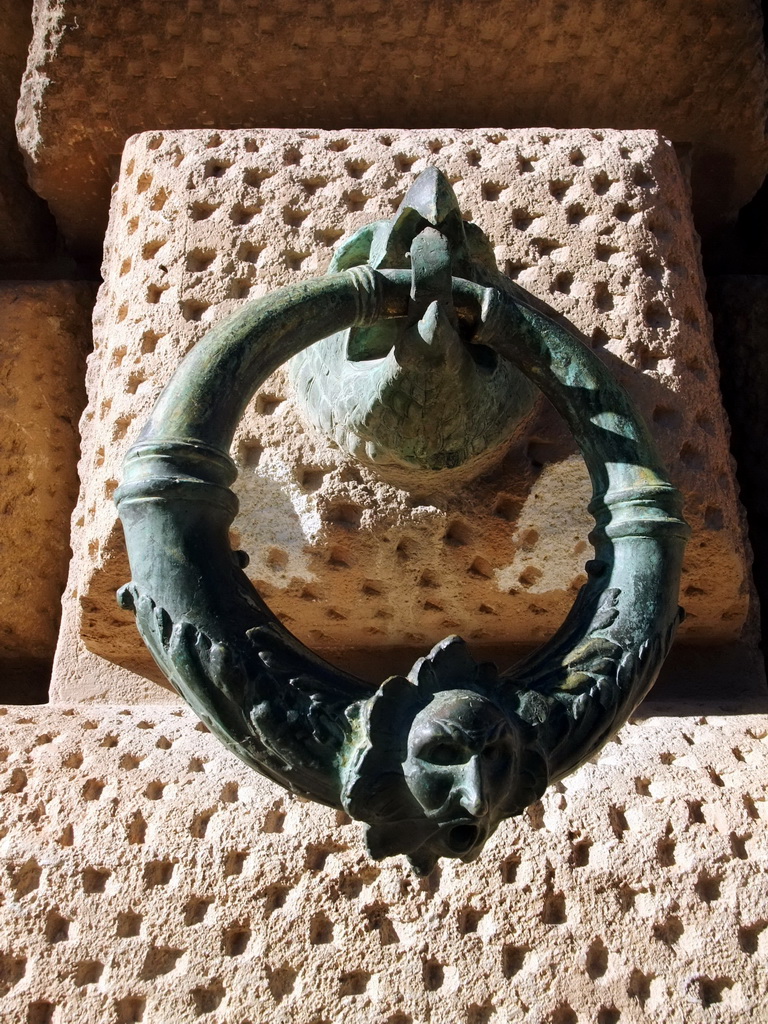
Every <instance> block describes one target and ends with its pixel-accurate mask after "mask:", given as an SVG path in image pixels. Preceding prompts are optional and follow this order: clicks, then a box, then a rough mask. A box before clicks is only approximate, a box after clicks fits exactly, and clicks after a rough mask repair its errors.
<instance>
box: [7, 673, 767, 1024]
mask: <svg viewBox="0 0 768 1024" xmlns="http://www.w3.org/2000/svg"><path fill="white" fill-rule="evenodd" d="M727 686H728V680H727V678H726V681H725V687H726V689H727ZM646 710H647V712H648V716H649V717H645V718H644V719H637V720H635V721H634V723H632V724H629V725H627V726H625V728H624V729H623V730H622V731H621V733H620V735H619V737H618V738H617V740H615V741H614V742H613V743H611V744H609V745H608V747H606V748H605V750H604V752H603V754H602V756H601V757H600V759H599V760H598V761H597V763H590V764H587V765H585V766H584V767H583V768H582V769H581V770H580V771H579V772H577V773H576V774H575V775H573V776H571V777H570V778H567V779H565V780H564V782H563V783H561V784H560V785H558V786H556V787H553V788H551V789H550V790H549V791H548V792H547V793H546V794H545V796H544V798H543V800H542V801H541V802H539V803H537V804H535V805H534V806H533V807H531V808H530V809H529V810H528V811H527V812H526V813H525V814H524V815H522V816H521V817H520V818H517V819H512V820H510V821H507V822H504V823H503V824H502V826H501V827H500V828H499V829H498V831H497V832H496V834H495V835H494V836H493V837H492V839H491V840H490V842H489V843H488V845H487V847H486V849H485V850H484V852H483V854H482V856H481V857H480V859H479V860H478V861H476V862H475V863H472V864H461V863H459V862H458V861H446V862H444V863H443V864H442V865H441V866H440V867H439V868H438V869H437V870H436V871H435V872H433V874H432V875H430V876H429V877H428V878H424V879H418V878H416V877H415V876H413V875H412V874H410V873H409V869H408V866H407V863H406V861H405V859H404V858H402V857H397V858H393V859H391V860H387V861H383V862H380V863H376V862H373V861H371V860H370V859H369V858H368V857H367V855H366V853H365V851H364V847H363V829H362V828H361V827H360V825H359V824H357V823H355V822H351V821H350V820H349V819H348V818H347V817H346V816H345V815H344V814H342V813H339V812H335V811H333V810H331V809H329V808H324V807H320V806H318V805H316V804H307V803H300V802H299V801H298V800H296V799H295V798H291V797H289V796H288V795H287V794H286V793H284V792H283V791H282V790H280V789H278V788H277V787H275V786H273V785H272V784H270V783H269V782H267V781H266V780H265V779H262V778H261V777H260V776H257V775H255V774H254V773H253V772H250V771H249V770H248V768H246V767H245V766H244V765H243V764H241V763H240V762H239V761H237V760H236V759H235V758H234V757H233V756H232V755H230V754H228V753H227V752H226V751H224V749H223V748H221V747H220V746H219V745H218V744H217V743H216V741H215V740H214V739H213V737H212V736H210V735H206V734H205V733H204V732H201V731H199V730H200V726H199V725H198V726H196V725H195V724H194V718H193V716H192V715H191V713H190V712H189V711H186V710H183V709H177V710H169V709H168V708H159V707H152V706H146V705H145V706H143V707H125V706H121V705H117V706H112V707H103V706H91V707H88V708H87V709H86V708H83V707H82V706H81V707H80V708H79V709H77V708H65V707H56V706H53V707H47V708H45V709H36V708H19V707H16V708H13V707H12V708H8V709H6V708H2V709H0V711H2V715H0V750H2V752H3V757H2V761H1V762H0V788H1V789H2V794H3V796H2V801H1V802H0V834H1V835H2V837H3V838H2V840H1V841H0V871H1V872H2V874H3V892H4V897H5V898H4V900H3V901H2V905H0V936H2V943H1V945H0V949H2V953H0V965H2V970H1V971H0V998H2V1000H3V1016H4V1019H5V1020H7V1021H9V1022H10V1021H19V1022H21V1021H30V1022H35V1021H37V1022H40V1021H62V1022H67V1024H70V1022H75V1021H76V1022H77V1024H104V1022H106V1021H119V1022H126V1024H127V1022H129V1021H146V1022H152V1024H155V1022H159V1021H174V1022H178V1024H188V1022H192V1021H197V1020H210V1021H215V1022H216V1024H242V1022H243V1021H264V1022H266V1021H269V1022H275V1024H277V1022H281V1024H282V1022H290V1024H312V1022H317V1021H334V1022H341V1021H344V1022H345V1024H372V1022H377V1024H378V1022H387V1024H405V1022H412V1024H427V1022H428V1021H432V1022H437V1021H439V1022H443V1021H446V1022H447V1021H450V1022H453V1021H460V1022H470V1024H480V1022H488V1024H496V1022H499V1024H501V1022H503V1021H520V1022H524V1024H543V1022H547V1024H572V1022H574V1021H590V1022H599V1024H607V1022H609V1021H613V1022H616V1021H619V1022H620V1024H671V1022H673V1021H697V1022H698V1021H708V1022H709V1021H711V1022H713V1024H735V1022H736V1021H747V1020H753V1021H761V1020H766V1019H767V1018H768V989H767V988H766V984H765V962H766V957H768V927H766V913H765V907H766V905H767V904H768V875H767V874H766V872H765V864H766V858H768V829H767V828H766V819H767V818H768V807H767V805H766V799H765V792H766V789H765V784H766V745H767V740H768V716H766V715H765V714H764V713H763V714H753V715H739V714H736V715H734V714H728V713H726V714H723V713H719V714H718V712H717V711H716V710H715V709H714V708H712V707H707V706H706V705H704V704H699V705H698V708H697V709H696V710H694V709H690V711H689V712H686V713H685V715H686V716H685V717H681V716H679V715H674V714H673V715H671V716H670V708H669V707H663V706H662V707H661V708H658V709H657V710H656V712H655V714H654V709H653V708H647V709H646ZM651 716H653V717H651Z"/></svg>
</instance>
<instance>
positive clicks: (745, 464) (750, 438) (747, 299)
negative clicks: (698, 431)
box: [707, 275, 768, 637]
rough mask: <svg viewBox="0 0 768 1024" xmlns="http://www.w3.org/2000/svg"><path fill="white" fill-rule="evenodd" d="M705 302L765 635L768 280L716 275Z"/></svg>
mask: <svg viewBox="0 0 768 1024" xmlns="http://www.w3.org/2000/svg"><path fill="white" fill-rule="evenodd" d="M707 298H708V300H709V303H710V307H711V309H712V315H713V319H714V329H715V345H716V347H717V350H718V353H719V355H720V377H721V381H722V387H723V398H724V401H725V404H726V408H727V410H728V414H729V418H730V422H731V428H732V431H733V437H732V444H731V447H732V450H733V453H734V456H735V457H736V461H737V465H738V479H739V485H740V488H741V500H742V501H743V503H744V506H745V508H746V510H747V517H748V520H749V535H750V542H751V544H752V549H753V551H754V555H755V564H754V575H755V583H756V586H757V590H758V593H759V595H760V605H761V624H762V630H761V632H762V635H763V636H764V637H768V506H767V505H766V493H767V492H768V403H766V397H765V396H766V394H768V277H758V276H746V275H743V276H742V275H731V276H722V277H715V278H714V279H710V281H709V284H708V289H707Z"/></svg>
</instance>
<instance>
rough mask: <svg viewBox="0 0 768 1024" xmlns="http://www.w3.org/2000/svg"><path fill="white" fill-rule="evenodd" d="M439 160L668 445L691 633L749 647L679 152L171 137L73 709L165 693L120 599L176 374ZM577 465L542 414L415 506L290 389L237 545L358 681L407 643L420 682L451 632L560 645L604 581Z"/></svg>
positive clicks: (76, 627)
mask: <svg viewBox="0 0 768 1024" xmlns="http://www.w3.org/2000/svg"><path fill="white" fill-rule="evenodd" d="M429 165H434V166H437V167H440V168H441V169H442V170H443V171H444V172H445V173H446V174H447V175H448V176H449V177H450V179H451V180H452V181H453V182H454V188H455V191H456V194H457V197H458V199H459V203H460V205H461V207H462V210H463V212H464V214H465V216H466V217H467V218H471V219H472V220H474V221H475V222H476V223H477V224H478V225H479V226H480V227H482V228H483V230H484V231H485V232H486V234H487V235H488V237H489V238H490V239H491V240H492V241H493V242H494V243H495V251H496V258H497V261H498V264H499V267H500V268H501V269H503V270H505V271H506V272H507V273H508V274H509V275H511V276H512V277H513V278H515V279H516V280H517V282H518V283H519V284H521V285H523V286H524V287H525V288H527V289H529V290H530V291H531V292H532V293H533V294H535V295H537V296H538V297H540V298H542V299H544V300H545V301H548V302H549V303H551V304H552V305H553V307H554V308H555V309H557V310H558V311H559V312H562V313H563V314H564V315H565V316H566V317H568V319H569V320H570V321H571V322H572V323H573V324H574V325H575V326H576V327H577V328H578V329H579V330H580V331H581V332H582V335H583V337H584V338H585V340H586V342H587V344H589V345H590V346H591V347H592V348H593V349H594V350H595V351H596V352H598V353H599V354H600V355H601V357H602V358H603V359H604V360H605V361H606V363H607V364H608V365H609V366H610V368H611V370H612V372H613V373H615V374H616V375H617V377H618V378H619V380H621V382H622V383H623V384H624V385H625V386H626V387H627V389H628V390H629V392H630V394H631V395H632V397H633V398H634V400H635V401H636V403H637V405H638V407H639V409H640V411H641V413H642V415H643V416H644V417H645V419H646V421H647V422H648V423H649V424H650V425H651V427H652V429H653V431H654V434H655V436H656V439H657V441H658V444H659V448H660V451H661V454H662V457H663V459H664V461H665V463H666V465H667V467H668V468H669V471H670V473H671V475H672V479H673V480H674V482H675V483H676V484H677V485H678V486H679V487H680V488H681V489H682V490H683V492H684V495H685V500H686V507H685V514H686V516H687V518H688V520H689V521H690V523H691V525H692V526H693V528H694V537H693V540H692V542H691V544H690V545H689V548H688V555H687V561H686V565H685V570H684V582H683V595H682V600H683V603H684V604H685V606H686V610H687V619H686V622H685V623H684V624H683V627H682V629H681V638H682V639H683V640H687V641H689V642H696V641H699V642H701V641H702V640H704V641H705V642H707V643H710V644H714V643H721V644H722V643H729V642H734V641H736V640H738V639H739V637H740V636H741V634H742V631H743V628H744V624H745V620H746V617H747V613H748V605H749V584H748V577H747V570H746V555H745V551H744V540H743V527H742V522H741V513H740V511H739V509H738V507H737V502H736V495H735V490H734V481H733V472H732V466H731V462H730V457H729V454H728V440H727V427H726V424H725V421H724V418H723V414H722V411H721V409H720V406H719V396H718V391H717V377H716V372H715V368H714V360H713V352H712V347H711V341H710V334H709V331H710V325H709V318H708V313H707V310H706V306H705V304H704V294H703V282H702V279H701V274H700V266H699V255H698V243H697V240H696V238H695V235H694V232H693V227H692V224H691V221H690V217H689V214H688V212H687V190H686V186H685V182H684V181H683V179H682V177H681V175H680V172H679V169H678V165H677V161H676V159H675V155H674V152H673V151H672V148H671V147H670V146H669V144H668V143H666V142H664V141H663V140H661V139H660V138H659V137H658V136H657V135H656V134H655V133H652V132H625V133H621V132H615V131H605V132H602V131H600V132H595V131H547V132H540V131H522V130H521V131H512V132H503V131H501V130H497V131H482V132H477V131H475V132H473V131H453V132H440V131H432V132H426V131H418V132H417V131H409V132H401V131H395V130H391V131H389V132H387V133H368V132H365V131H358V132H315V131H311V130H302V131H296V132H294V131H279V130H262V131H253V132H170V133H147V134H144V135H141V136H136V137H134V138H133V139H131V140H130V141H129V143H128V145H127V147H126V150H125V154H124V160H123V167H122V171H121V175H120V180H119V184H118V186H117V189H116V191H115V194H114V197H113V204H112V219H111V224H110V230H109V234H108V236H107V247H106V254H105V261H104V277H105V283H104V286H103V288H102V289H101V292H100V295H99V300H98V304H97V308H96V314H95V339H94V353H93V355H92V356H91V357H90V361H89V370H88V392H89V402H88V408H87V410H86V412H85V415H84V419H83V457H82V461H81V464H80V476H81V480H82V488H81V494H80V499H79V503H78V510H77V513H76V515H75V520H74V530H73V539H72V543H73V549H74V552H75V557H74V559H73V561H72V564H71V568H70V579H69V584H68V587H67V594H66V598H65V603H66V605H67V606H70V605H71V607H67V609H66V613H65V615H66V617H65V628H64V629H63V630H62V632H61V636H60V643H59V650H60V656H59V661H58V662H57V667H56V670H55V673H54V682H53V685H54V692H55V693H56V695H57V698H58V699H81V698H82V697H84V696H86V695H88V696H89V697H90V698H92V699H105V696H106V694H108V693H111V694H112V698H113V699H117V694H118V693H120V694H123V691H122V690H121V689H120V687H121V686H124V685H125V684H126V680H125V677H124V676H123V675H122V674H121V675H120V676H119V677H114V678H111V675H110V674H111V672H112V670H111V668H110V667H109V665H107V664H105V662H104V659H106V660H107V661H108V662H110V663H115V664H118V665H120V666H122V667H123V668H127V669H130V670H132V671H136V672H139V674H140V675H142V676H148V677H150V678H156V677H157V670H156V669H155V667H154V665H153V663H152V661H151V659H150V657H149V655H148V653H147V652H146V650H145V648H144V646H143V644H142V642H141V640H140V639H139V637H138V634H137V632H136V629H135V625H134V622H133V617H132V615H130V614H129V613H127V612H122V611H120V609H118V608H117V606H116V603H115V598H114V594H115V591H116V589H117V588H118V587H119V586H121V585H122V584H123V583H125V582H126V581H127V580H128V579H129V578H130V570H129V568H128V565H127V558H126V555H125V550H124V543H123V537H122V530H121V528H120V526H119V523H118V522H117V519H116V512H115V508H114V505H113V503H112V501H111V499H112V496H113V494H114V491H115V488H116V487H117V483H118V481H119V479H120V477H121V464H122V460H123V458H124V455H125V453H126V451H127V449H128V447H129V446H130V444H132V443H133V441H134V440H135V439H136V437H137V434H138V431H139V430H140V428H141V426H142V425H143V423H144V422H145V420H146V419H147V417H148V416H149V413H150V410H151V408H152V405H153V404H154V402H155V400H156V399H157V396H158V395H159V393H160V390H161V389H162V387H163V386H164V385H165V383H167V381H168V379H169V378H170V375H171V373H172V372H173V370H174V369H175V367H176V366H177V365H178V362H179V361H180V360H181V358H182V357H183V355H184V354H185V353H186V352H187V351H189V349H190V348H191V347H192V345H194V343H195V341H197V340H198V339H199V338H200V337H201V336H202V335H203V334H204V332H205V331H206V330H207V329H208V327H209V325H211V324H212V323H215V322H216V321H217V320H219V319H221V318H222V316H224V315H225V314H227V313H230V312H232V311H233V310H234V309H236V308H238V307H239V306H240V305H242V304H243V303H244V302H246V301H248V300H251V299H253V298H256V297H258V296H259V295H262V294H264V293H265V292H266V291H268V290H270V289H272V288H274V287H277V286H280V285H283V284H287V283H289V282H291V281H296V280H302V279H304V278H309V277H313V276H315V275H317V274H318V273H322V272H323V271H324V270H325V269H326V267H327V264H328V262H329V260H330V256H331V251H332V245H333V244H334V243H335V242H336V241H338V239H339V238H340V237H341V236H342V235H344V234H346V233H348V232H350V231H352V230H354V229H356V228H357V227H359V226H360V225H361V224H364V223H369V222H371V221H372V220H375V219H376V218H378V217H387V216H391V215H392V212H393V211H394V209H395V208H396V207H397V205H398V203H399V202H400V199H401V198H402V196H403V194H404V193H405V191H406V190H407V188H408V186H409V184H410V183H411V182H412V181H413V180H414V177H415V176H416V175H417V174H418V173H419V172H420V171H421V170H423V169H424V167H426V166H429ZM574 453H575V447H574V444H573V442H572V440H571V439H570V437H569V435H568V433H567V430H566V429H565V427H564V426H563V425H562V424H560V422H559V421H557V419H556V417H554V416H553V413H552V410H551V409H550V408H549V406H548V405H544V404H540V405H539V407H538V412H537V414H536V415H535V417H534V420H533V421H532V422H530V423H527V424H526V426H525V430H524V431H522V432H521V433H520V434H519V436H518V437H517V439H516V441H514V442H513V444H512V445H511V447H510V448H509V449H508V451H507V452H506V454H505V455H504V459H503V462H502V463H501V465H499V466H498V467H497V468H495V469H493V470H492V471H490V472H486V473H485V474H484V475H483V476H482V477H481V478H480V479H479V480H477V481H476V482H473V483H471V484H469V485H468V486H463V485H461V484H457V483H456V482H455V481H454V479H453V478H452V477H449V479H448V480H447V481H446V480H445V479H441V478H438V477H434V475H433V477H430V476H429V474H426V473H422V474H420V475H419V476H417V477H414V479H413V480H412V482H411V483H410V486H409V487H408V488H406V489H403V488H402V486H400V487H398V486H395V485H393V484H391V483H387V482H386V480H384V481H383V480H382V479H381V478H380V477H379V476H378V475H377V474H376V473H375V472H372V471H371V470H370V469H369V468H367V467H366V466H364V465H362V464H361V463H359V462H356V461H355V460H352V459H350V458H347V457H344V456H343V455H342V453H341V452H340V451H339V450H338V449H337V448H336V446H335V444H333V443H329V441H328V439H327V438H323V437H320V436H319V435H317V434H315V433H314V432H313V431H312V430H311V429H310V428H309V427H308V426H307V425H306V424H305V423H304V422H303V421H302V419H301V416H300V414H299V412H298V410H297V408H296V406H295V402H294V400H293V395H292V391H291V387H290V384H289V381H288V380H287V377H286V374H284V373H278V374H277V375H276V376H275V377H274V378H273V379H272V380H270V381H268V382H267V384H266V385H265V387H264V388H263V389H262V391H261V392H260V393H259V394H258V395H257V396H256V398H255V400H254V402H253V403H252V405H251V407H250V409H249V410H248V412H247V414H246V416H245V418H244V420H243V423H242V425H241V428H240V429H239V431H238V434H237V438H236V442H235V447H234V452H233V454H234V455H235V457H236V459H237V461H238V464H239V466H240V470H241V477H240V480H239V483H238V493H239V496H240V499H241V511H240V515H239V517H238V519H237V520H236V522H235V524H234V526H235V532H234V534H233V544H234V545H235V546H240V545H242V546H243V547H244V548H245V550H247V551H248V553H249V555H250V557H251V563H250V567H249V570H248V571H249V574H250V575H251V577H252V579H253V580H254V582H255V583H256V585H257V587H258V589H259V591H260V593H261V594H262V596H264V597H265V598H266V600H267V601H268V602H269V603H270V605H271V606H272V607H273V609H274V610H275V611H276V613H277V614H278V615H279V616H280V617H281V618H282V620H283V621H284V622H286V623H287V624H289V626H290V628H291V629H292V630H293V631H295V632H296V634H297V635H298V636H299V637H301V638H302V639H303V640H304V641H305V642H306V643H308V644H309V645H310V646H312V647H313V648H315V649H316V650H318V651H319V652H320V653H322V654H323V655H324V656H327V657H331V658H333V659H335V660H337V661H339V660H341V661H343V660H344V658H345V657H347V656H348V654H349V652H350V650H354V649H365V648H370V647H371V646H374V647H376V648H378V649H392V648H398V649H401V650H402V651H403V654H402V657H401V660H400V662H397V661H396V662H395V666H394V667H396V668H397V670H399V671H405V670H407V668H408V667H409V665H410V663H411V662H412V660H413V657H414V656H418V655H420V654H423V653H424V652H425V651H426V650H428V649H429V648H430V647H431V646H432V645H433V644H435V643H437V642H438V641H439V640H440V639H441V638H442V637H443V636H444V635H446V633H451V632H460V633H461V634H462V635H463V636H464V637H465V638H466V639H467V640H469V641H470V642H471V643H472V644H473V646H475V648H479V649H481V650H482V649H487V648H489V647H490V648H500V647H501V648H504V647H509V646H510V645H515V644H517V645H520V644H526V643H527V644H531V643H537V642H540V641H542V640H544V639H545V638H548V637H550V636H551V635H552V634H553V633H554V631H555V629H556V628H557V627H558V626H559V624H560V622H561V621H562V620H563V618H564V617H565V614H566V612H567V610H568V608H569V607H570V605H571V604H572V602H573V599H574V597H575V594H576V591H577V590H578V588H579V587H580V586H581V584H582V583H583V582H584V581H585V579H586V577H585V575H584V571H583V568H584V562H585V560H586V558H588V557H590V551H591V549H590V547H589V545H588V542H587V539H586V538H587V535H588V533H589V530H590V528H591V522H592V521H591V518H590V516H589V514H588V513H587V511H586V506H587V504H588V501H589V498H590V493H591V489H590V485H589V480H588V477H587V474H586V469H585V467H584V465H583V463H582V461H581V459H580V457H578V455H576V454H574ZM78 638H79V642H80V644H81V645H82V644H84V645H85V647H86V648H87V649H88V651H90V652H92V654H95V655H97V656H98V659H97V660H93V659H91V658H90V657H89V656H88V655H87V654H86V653H85V652H84V651H83V648H82V646H80V647H79V648H77V650H78V657H77V659H74V658H73V651H74V650H75V649H76V647H75V644H76V641H77V639H78ZM507 657H509V654H508V652H507ZM75 660H76V661H77V665H75V664H74V661H75ZM118 679H119V680H120V682H119V683H118ZM371 681H374V679H373V678H372V680H371ZM130 685H131V687H132V689H131V692H133V693H137V692H138V690H137V689H136V688H135V687H136V686H138V687H139V688H140V687H141V684H140V683H139V681H138V680H137V681H134V682H132V683H131V684H130ZM126 696H127V695H126V694H123V697H124V699H125V697H126Z"/></svg>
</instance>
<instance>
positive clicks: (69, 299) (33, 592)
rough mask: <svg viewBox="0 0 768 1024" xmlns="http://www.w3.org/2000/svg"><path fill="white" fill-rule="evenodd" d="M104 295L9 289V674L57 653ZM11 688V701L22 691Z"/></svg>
mask: <svg viewBox="0 0 768 1024" xmlns="http://www.w3.org/2000/svg"><path fill="white" fill-rule="evenodd" d="M94 297H95V288H94V287H93V286H91V285H88V284H70V283H67V282H61V281H56V282H45V283H20V282H13V283H3V284H0V451H1V452H2V455H0V464H2V466H3V491H2V513H3V528H2V534H1V535H0V664H2V666H3V667H2V668H0V672H2V674H3V675H4V676H5V675H6V673H7V674H8V677H9V678H10V673H11V667H12V665H13V664H14V663H20V662H23V663H28V662H30V661H38V662H47V663H48V671H50V660H51V658H52V656H53V652H54V648H55V645H56V635H57V631H58V624H59V618H60V614H61V609H60V603H59V602H60V599H61V593H62V590H63V589H64V583H65V581H66V578H67V563H68V562H69V557H70V547H69V517H70V513H71V511H72V507H73V506H74V504H75V500H76V498H77V458H78V431H77V421H78V417H79V416H80V413H81V411H82V408H83V405H84V404H85V386H84V370H85V354H86V352H87V350H88V346H89V343H90V334H91V331H90V312H91V308H92V306H93V300H94ZM8 686H9V684H8V682H7V680H6V681H5V682H4V684H3V694H4V696H5V697H6V699H18V700H21V699H24V693H23V691H21V690H19V691H17V690H15V689H9V688H8Z"/></svg>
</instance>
